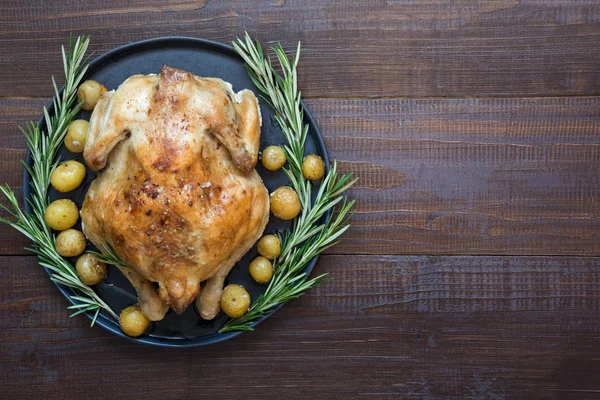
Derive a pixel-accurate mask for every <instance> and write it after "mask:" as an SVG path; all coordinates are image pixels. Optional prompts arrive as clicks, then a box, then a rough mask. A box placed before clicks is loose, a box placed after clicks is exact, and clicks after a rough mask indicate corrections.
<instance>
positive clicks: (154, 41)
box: [22, 36, 332, 347]
mask: <svg viewBox="0 0 600 400" xmlns="http://www.w3.org/2000/svg"><path fill="white" fill-rule="evenodd" d="M165 44H167V45H172V46H173V45H177V46H178V47H180V46H181V45H188V46H192V47H200V48H212V49H214V50H217V51H219V52H221V53H224V54H226V55H228V56H231V57H233V58H236V59H237V60H239V61H242V62H243V59H242V58H241V57H240V56H239V55H238V54H237V53H236V52H235V50H233V47H231V46H230V45H228V44H225V43H221V42H217V41H214V40H210V39H203V38H196V37H191V36H162V37H156V38H150V39H144V40H140V41H137V42H131V43H127V44H124V45H121V46H117V47H115V48H113V49H111V50H109V51H107V52H105V53H103V54H101V55H99V56H98V57H96V58H94V59H93V60H92V61H90V62H89V64H88V70H87V71H86V73H85V75H84V76H83V78H82V81H83V80H85V79H86V78H87V77H88V76H89V74H90V71H92V70H93V69H94V68H96V67H99V66H101V65H102V64H103V63H105V62H107V61H110V59H111V58H113V57H115V56H119V55H123V54H130V53H133V52H135V51H136V50H138V48H139V47H140V46H141V47H144V46H153V47H155V46H158V45H165ZM62 91H63V87H61V88H60V89H59V93H62ZM53 100H54V96H53V97H52V98H51V99H50V100H49V102H48V103H47V104H46V108H47V109H48V112H49V113H52V112H53V111H54V104H53ZM300 104H301V105H302V108H303V111H304V123H307V124H309V126H310V131H312V136H313V139H314V140H315V145H316V147H317V149H318V150H319V151H320V153H321V155H322V156H323V161H324V162H325V168H326V171H327V172H329V169H330V160H329V154H328V152H327V146H326V145H325V141H324V139H323V134H322V133H321V130H320V128H319V125H318V124H317V121H316V120H315V118H314V117H313V115H312V113H311V112H310V110H309V109H308V107H307V106H306V103H305V102H304V100H301V101H300ZM37 124H38V126H40V127H42V126H43V127H44V128H45V125H46V122H45V119H44V115H43V114H42V116H41V117H40V119H39V120H38V122H37ZM32 162H33V159H32V156H31V151H30V150H29V148H27V154H26V157H25V163H27V165H31V164H32ZM22 188H23V189H22V194H23V208H24V209H25V211H27V212H28V213H30V212H31V207H30V205H29V202H28V201H27V199H29V197H30V193H31V186H30V175H29V172H28V171H27V169H26V168H23V178H22ZM331 213H332V211H331V210H328V211H327V213H326V214H325V215H324V217H325V218H329V217H330V216H331ZM318 258H319V255H316V256H315V257H314V258H313V259H312V260H310V262H309V263H308V265H307V266H306V268H305V272H306V274H307V275H309V274H310V273H311V272H312V270H313V269H314V267H315V265H316V263H317V260H318ZM43 268H44V270H45V271H46V273H47V274H48V276H52V271H50V270H49V269H48V268H46V267H43ZM52 283H53V284H54V285H55V286H56V287H57V288H58V290H59V291H60V293H61V294H62V295H63V296H64V297H65V298H66V299H67V301H69V302H70V303H71V304H75V302H74V301H73V300H72V299H71V295H72V292H71V289H70V288H68V287H64V286H62V285H59V284H58V283H56V282H54V281H53V282H52ZM285 304H286V303H283V304H280V305H278V306H277V307H275V308H273V309H272V310H271V311H270V312H269V313H267V314H265V315H263V316H262V317H260V318H258V319H257V320H255V321H254V322H253V323H252V324H251V327H252V328H255V327H256V326H258V325H259V324H260V323H261V322H263V321H264V320H266V319H267V318H269V317H270V316H271V315H273V314H274V313H275V312H276V311H278V310H279V309H280V308H281V307H283V306H284V305H285ZM84 314H85V315H86V316H87V317H88V318H89V319H90V320H92V319H93V314H92V313H90V312H86V313H84ZM95 325H100V326H101V327H102V328H104V329H105V330H107V331H109V332H111V333H113V334H115V335H116V336H119V337H121V338H124V339H127V340H129V341H130V342H134V343H138V344H146V345H152V346H158V347H199V346H207V345H210V344H215V343H220V342H224V341H226V340H229V339H233V338H235V337H237V336H239V335H241V334H242V333H244V332H246V331H232V332H224V333H218V332H216V333H212V334H209V335H205V336H198V337H194V338H181V339H175V338H158V337H152V336H148V335H145V336H141V337H137V338H134V337H130V336H127V335H125V334H124V333H123V332H122V331H121V330H120V329H119V328H118V327H115V326H114V320H113V319H112V318H110V317H108V316H107V315H106V312H104V311H102V312H100V313H99V315H98V318H97V319H96V323H95Z"/></svg>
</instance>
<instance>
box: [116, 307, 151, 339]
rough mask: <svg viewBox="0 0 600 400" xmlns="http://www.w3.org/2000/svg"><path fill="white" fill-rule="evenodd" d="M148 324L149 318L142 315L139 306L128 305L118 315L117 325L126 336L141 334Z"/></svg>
mask: <svg viewBox="0 0 600 400" xmlns="http://www.w3.org/2000/svg"><path fill="white" fill-rule="evenodd" d="M149 325H150V320H149V319H148V318H147V317H146V316H145V315H144V313H143V312H142V310H141V309H140V307H139V306H129V307H127V308H125V309H124V310H123V311H121V315H119V326H121V330H122V331H123V333H125V334H126V335H127V336H131V337H137V336H140V335H143V334H144V332H146V329H148V326H149Z"/></svg>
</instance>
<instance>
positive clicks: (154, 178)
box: [81, 66, 269, 320]
mask: <svg viewBox="0 0 600 400" xmlns="http://www.w3.org/2000/svg"><path fill="white" fill-rule="evenodd" d="M260 124H261V120H260V110H259V108H258V102H257V100H256V97H255V96H254V94H252V92H250V91H248V90H243V91H241V92H239V93H237V94H234V93H233V91H232V90H231V85H229V84H228V83H226V82H223V81H222V80H220V79H214V78H199V77H197V76H194V75H193V74H191V73H188V72H184V71H180V70H177V69H173V68H170V67H168V66H164V67H163V68H162V70H161V72H160V74H159V75H136V76H132V77H130V78H129V79H127V80H126V81H125V82H124V83H123V84H122V85H121V86H120V87H119V88H118V89H117V90H116V91H112V92H109V93H107V94H105V95H104V96H103V97H102V98H101V99H100V100H99V102H98V105H97V106H96V108H95V110H94V112H93V114H92V118H91V121H90V129H89V133H88V138H87V143H86V146H85V151H84V158H85V161H86V163H87V164H88V166H90V168H92V169H93V170H102V169H104V170H103V171H102V172H101V174H100V175H99V176H98V178H97V179H96V180H95V181H94V182H93V183H92V185H91V187H90V189H89V191H88V193H87V195H86V199H85V201H84V204H83V207H82V209H81V217H82V221H83V224H84V228H83V229H84V233H85V234H86V236H87V237H88V238H89V239H90V240H91V241H92V242H93V243H94V244H95V245H96V246H98V247H99V248H101V246H102V244H103V243H105V242H106V243H108V244H110V245H111V246H112V247H113V248H114V249H115V250H116V252H117V253H118V254H119V256H120V257H121V258H122V259H123V260H124V261H126V262H127V263H128V264H130V265H131V266H133V267H134V271H127V273H126V276H127V277H128V278H129V279H130V281H131V282H132V284H133V285H134V287H135V288H136V290H137V291H138V294H139V301H140V306H141V307H142V310H143V311H144V313H145V314H146V315H147V316H148V317H149V318H150V319H152V320H159V319H162V318H163V317H164V314H165V312H166V311H167V307H166V306H169V307H171V308H172V309H174V310H175V311H176V312H177V313H182V312H183V311H185V309H186V308H187V307H188V306H189V305H190V304H191V303H192V301H194V299H195V298H196V296H197V295H198V293H199V290H200V283H201V282H203V281H205V280H208V281H207V282H206V284H205V285H204V287H203V290H202V295H201V296H200V297H199V300H198V303H197V304H198V308H199V310H200V313H201V315H202V317H203V318H205V319H212V318H213V317H214V316H215V315H216V314H217V312H218V311H219V305H218V304H219V296H220V293H221V290H222V286H223V281H224V279H225V277H226V276H227V274H228V273H229V271H230V269H231V268H232V267H233V265H234V264H235V263H236V262H237V260H239V258H240V257H241V256H242V255H243V254H244V253H246V252H247V251H248V250H249V249H250V247H251V246H252V245H253V244H254V242H256V240H257V239H258V238H259V237H260V236H261V234H262V232H263V230H264V228H265V226H266V224H267V221H268V216H269V198H268V193H267V190H266V188H265V187H264V185H263V183H262V180H261V179H260V177H259V175H258V174H257V173H256V171H255V170H254V167H255V165H256V161H257V157H258V146H259V139H260ZM150 282H156V283H158V291H156V290H153V289H154V288H153V287H152V285H151V284H150Z"/></svg>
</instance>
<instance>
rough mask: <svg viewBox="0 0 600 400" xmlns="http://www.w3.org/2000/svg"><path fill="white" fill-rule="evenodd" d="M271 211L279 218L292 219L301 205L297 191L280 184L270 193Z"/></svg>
mask: <svg viewBox="0 0 600 400" xmlns="http://www.w3.org/2000/svg"><path fill="white" fill-rule="evenodd" d="M270 201H271V212H272V213H273V215H274V216H276V217H277V218H279V219H283V220H289V219H294V218H296V216H297V215H298V214H299V213H300V209H301V208H302V205H301V204H300V198H299V197H298V193H296V191H295V190H294V189H292V188H291V187H289V186H281V187H278V188H277V189H275V191H274V192H273V193H271V197H270Z"/></svg>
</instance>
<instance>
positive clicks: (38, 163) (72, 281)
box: [0, 36, 118, 325]
mask: <svg viewBox="0 0 600 400" xmlns="http://www.w3.org/2000/svg"><path fill="white" fill-rule="evenodd" d="M88 44H89V37H85V36H83V37H78V38H77V40H76V41H75V43H73V40H72V38H71V40H70V41H69V53H68V54H67V53H66V52H65V48H64V47H63V48H62V59H63V64H64V72H65V84H64V87H63V91H62V93H61V92H60V91H59V90H58V86H57V85H56V81H55V80H54V77H52V84H53V86H54V93H55V97H54V100H53V106H54V110H53V113H52V115H51V114H50V112H49V111H48V110H47V109H46V107H44V118H45V121H46V127H47V128H46V129H47V132H42V131H41V129H40V127H39V126H38V125H36V124H34V123H33V122H30V123H29V124H27V125H26V127H25V129H23V128H21V131H22V132H23V134H24V135H25V139H26V141H27V147H28V148H29V151H30V153H31V157H32V159H33V163H32V165H31V166H30V165H28V164H27V163H25V162H23V166H24V167H25V169H27V171H28V172H29V175H30V177H31V198H29V199H27V201H28V202H29V205H30V206H31V209H32V212H31V213H28V212H26V211H24V210H23V209H22V208H21V207H20V206H19V202H18V200H17V197H16V195H15V193H14V191H13V190H12V189H11V188H10V187H9V186H8V185H5V186H0V192H1V193H2V194H3V195H4V197H5V198H6V199H7V200H8V204H9V205H8V206H6V205H4V204H0V207H2V208H3V209H4V210H5V211H7V212H8V213H9V214H10V215H11V216H12V217H13V218H14V221H11V220H8V219H6V218H0V222H3V223H5V224H8V225H10V226H12V227H13V228H15V229H16V230H18V231H19V232H21V233H22V234H23V235H25V236H27V237H28V238H29V239H30V240H31V241H32V242H33V246H32V247H31V248H28V249H27V250H29V251H32V252H34V253H35V254H37V255H38V258H39V261H40V265H42V266H43V267H46V268H48V269H49V270H51V271H52V274H51V277H50V279H51V280H53V281H54V282H56V283H59V284H61V285H64V286H68V287H70V288H72V289H73V291H74V292H75V293H76V294H75V295H73V296H71V299H72V300H74V301H75V304H73V305H72V306H69V307H68V308H69V309H71V310H75V312H74V313H73V314H72V315H71V316H74V315H77V314H81V313H85V312H92V313H93V314H94V316H93V318H92V323H91V325H94V323H95V322H96V319H97V318H98V315H99V313H100V311H101V310H106V311H107V312H108V313H109V314H110V315H111V316H113V317H114V318H115V319H118V316H117V314H115V313H114V311H112V310H111V308H110V307H109V306H108V305H107V304H106V303H105V302H104V301H103V300H102V299H101V298H100V297H99V296H98V295H97V294H96V292H94V290H93V289H92V288H90V287H89V286H87V285H85V284H84V283H83V282H81V280H80V279H79V277H78V276H77V273H76V271H75V268H74V267H73V265H71V263H69V262H68V261H67V260H66V259H64V258H63V257H62V256H60V255H59V254H58V253H57V251H56V246H55V237H54V235H53V234H52V232H51V231H50V228H48V225H47V224H46V221H45V219H44V213H45V211H46V208H47V207H48V205H49V203H50V199H49V198H48V187H49V185H50V175H51V174H52V171H54V169H55V168H56V166H57V165H58V161H54V160H55V158H56V156H57V153H58V150H59V148H60V147H61V145H62V143H63V139H64V137H65V134H66V132H67V128H68V126H69V124H70V123H71V122H72V121H73V119H74V118H75V116H76V115H77V113H78V112H79V109H80V106H79V105H77V104H75V99H76V97H77V87H78V85H79V82H80V81H81V79H82V78H83V75H84V74H85V72H86V70H87V57H86V56H85V53H86V51H87V48H88Z"/></svg>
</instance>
